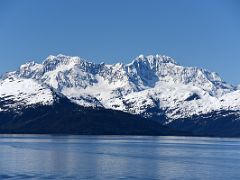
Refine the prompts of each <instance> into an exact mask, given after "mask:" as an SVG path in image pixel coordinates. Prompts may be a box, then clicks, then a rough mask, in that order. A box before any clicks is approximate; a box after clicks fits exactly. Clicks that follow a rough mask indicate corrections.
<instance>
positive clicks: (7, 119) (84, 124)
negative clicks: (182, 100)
mask: <svg viewBox="0 0 240 180" xmlns="http://www.w3.org/2000/svg"><path fill="white" fill-rule="evenodd" d="M0 133H23V134H81V135H187V134H185V133H182V132H180V131H176V130H173V129H171V128H169V127H166V126H163V125H161V124H159V123H158V122H155V121H152V120H149V119H145V118H142V117H139V116H136V115H130V114H128V113H124V112H120V111H114V110H108V109H101V108H100V109H99V108H98V109H93V108H86V107H81V106H78V105H76V104H74V103H72V102H71V101H69V100H68V99H66V98H60V99H58V100H57V101H56V102H54V104H53V105H45V106H43V105H41V106H34V107H28V108H24V109H22V110H21V111H20V112H15V111H6V112H0Z"/></svg>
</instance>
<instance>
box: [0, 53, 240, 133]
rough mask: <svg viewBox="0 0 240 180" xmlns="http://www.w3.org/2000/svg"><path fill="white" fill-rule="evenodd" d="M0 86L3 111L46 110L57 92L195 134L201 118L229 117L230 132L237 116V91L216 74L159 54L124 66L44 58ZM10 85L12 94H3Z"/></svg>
mask: <svg viewBox="0 0 240 180" xmlns="http://www.w3.org/2000/svg"><path fill="white" fill-rule="evenodd" d="M0 82H1V86H0V95H1V96H0V97H1V99H0V103H1V104H0V108H1V110H2V111H7V110H8V109H9V108H10V109H11V108H14V109H15V110H16V109H18V108H20V109H21V107H25V106H28V105H30V106H34V104H40V105H50V106H51V105H52V104H53V103H54V102H55V100H54V94H58V95H61V96H62V97H66V98H68V99H69V100H70V101H71V103H75V104H76V105H79V106H82V107H89V108H92V109H99V108H100V109H112V110H118V111H123V112H127V113H130V114H133V115H137V116H139V115H140V116H142V117H144V118H147V119H151V120H154V121H157V122H158V123H160V124H164V125H168V126H170V127H174V128H177V129H181V130H184V131H185V130H187V131H191V132H195V133H196V134H198V135H204V134H208V133H207V132H206V131H205V130H204V129H202V128H204V126H203V125H202V124H203V123H202V122H204V121H205V120H206V122H205V124H206V123H207V124H208V122H209V123H210V122H211V123H210V124H211V126H210V127H213V126H214V123H220V122H223V121H220V120H219V119H222V118H220V117H221V116H224V117H228V118H225V120H226V122H227V123H229V125H228V127H229V129H231V128H230V126H231V125H232V126H234V124H235V122H236V121H238V119H239V116H240V113H239V112H240V90H239V88H238V87H235V86H233V85H230V84H228V83H226V82H225V81H223V80H222V79H221V78H220V76H219V75H218V74H217V73H215V72H210V71H207V70H205V69H201V68H196V67H183V66H181V65H179V64H178V63H176V62H175V61H174V60H173V59H172V58H170V57H168V56H161V55H156V56H153V55H150V56H143V55H140V56H138V57H136V58H135V59H134V60H133V61H132V62H131V63H129V64H122V63H117V64H113V65H109V64H104V63H101V64H96V63H93V62H89V61H87V60H85V59H82V58H79V57H70V56H65V55H58V56H49V57H48V58H47V59H45V60H44V61H43V63H41V64H38V63H34V62H30V63H27V64H24V65H22V66H21V67H20V68H19V69H18V70H17V71H15V72H10V73H7V74H5V75H3V76H2V78H1V81H0ZM29 82H31V83H30V84H33V85H32V86H31V85H28V83H29ZM10 84H11V85H10ZM10 86H11V87H15V88H14V89H16V90H14V92H11V91H10V92H7V91H6V89H8V88H9V87H10ZM25 86H28V87H29V88H26V89H25V88H24V87H25ZM53 92H54V93H53ZM222 112H224V113H222ZM218 114H221V116H217V115H218ZM210 115H212V116H210ZM206 117H207V118H206ZM209 117H213V118H209ZM212 119H215V120H214V121H211V120H212ZM225 120H224V123H225ZM228 120H229V121H228ZM231 121H232V122H234V123H231ZM195 122H196V124H197V125H196V124H195ZM197 122H199V123H197ZM194 124H195V125H196V126H195V125H194ZM217 127H218V129H215V130H214V131H212V132H211V133H210V134H211V135H218V134H219V133H218V132H220V131H219V130H220V129H219V128H221V126H220V125H217ZM205 128H206V127H205ZM206 129H208V130H207V131H210V130H209V128H206ZM235 130H236V129H235ZM210 134H209V135H210ZM220 134H221V135H222V134H224V133H220ZM229 135H230V134H229Z"/></svg>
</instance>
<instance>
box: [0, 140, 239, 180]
mask: <svg viewBox="0 0 240 180" xmlns="http://www.w3.org/2000/svg"><path fill="white" fill-rule="evenodd" d="M239 178H240V139H227V138H202V137H140V136H50V135H49V136H48V135H0V179H104V180H105V179H144V180H145V179H211V180H213V179H223V180H226V179H239Z"/></svg>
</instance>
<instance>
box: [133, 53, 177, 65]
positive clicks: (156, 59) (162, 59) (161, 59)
mask: <svg viewBox="0 0 240 180" xmlns="http://www.w3.org/2000/svg"><path fill="white" fill-rule="evenodd" d="M136 61H137V62H138V61H148V62H149V63H150V64H152V63H158V64H160V63H172V64H177V63H176V61H175V60H174V59H173V58H171V57H169V56H166V55H160V54H156V55H147V56H145V55H143V54H140V55H139V56H137V57H136V58H135V59H134V60H133V62H136Z"/></svg>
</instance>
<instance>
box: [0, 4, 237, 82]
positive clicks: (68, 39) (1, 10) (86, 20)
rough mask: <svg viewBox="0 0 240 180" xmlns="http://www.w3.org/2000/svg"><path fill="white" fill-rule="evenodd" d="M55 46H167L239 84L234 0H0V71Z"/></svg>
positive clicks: (75, 50)
mask: <svg viewBox="0 0 240 180" xmlns="http://www.w3.org/2000/svg"><path fill="white" fill-rule="evenodd" d="M59 53H62V54H66V55H72V56H74V55H77V56H80V57H83V58H85V59H88V60H90V61H93V62H97V63H98V62H102V61H104V62H106V63H116V62H118V61H121V62H124V63H127V62H130V61H131V60H132V59H133V58H134V57H135V56H138V55H139V54H145V55H148V54H157V53H159V54H166V55H169V56H171V57H173V58H175V60H176V61H177V62H178V63H180V64H182V65H187V66H198V67H202V68H206V69H209V70H211V71H216V72H218V73H219V74H220V75H221V76H222V77H223V79H224V80H226V81H227V82H230V83H233V84H240V1H239V0H201V1H199V0H165V1H161V0H21V1H20V0H1V1H0V73H4V72H6V71H11V70H15V69H16V68H17V67H18V66H19V65H20V64H23V63H25V62H26V61H29V60H35V61H36V62H41V61H42V60H43V59H44V58H46V57H47V56H48V55H50V54H53V55H57V54H59Z"/></svg>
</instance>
